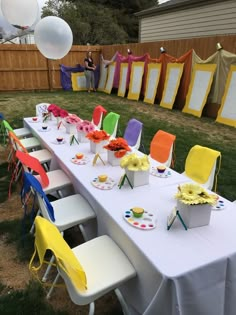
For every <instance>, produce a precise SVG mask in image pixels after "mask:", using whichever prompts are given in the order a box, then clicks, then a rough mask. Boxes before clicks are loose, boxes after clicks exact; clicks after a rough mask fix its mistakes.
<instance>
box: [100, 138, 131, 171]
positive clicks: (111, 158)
mask: <svg viewBox="0 0 236 315" xmlns="http://www.w3.org/2000/svg"><path fill="white" fill-rule="evenodd" d="M104 148H105V149H107V156H108V162H109V163H110V164H111V165H112V166H118V165H120V158H122V157H123V156H124V155H125V154H126V153H127V152H128V151H131V149H130V147H129V145H128V142H127V141H126V140H125V139H123V138H116V139H112V140H110V141H109V143H108V144H107V145H105V146H104Z"/></svg>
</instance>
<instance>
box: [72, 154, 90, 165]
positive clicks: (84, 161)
mask: <svg viewBox="0 0 236 315" xmlns="http://www.w3.org/2000/svg"><path fill="white" fill-rule="evenodd" d="M71 162H72V163H74V164H77V165H85V164H87V163H88V162H89V158H88V157H87V156H84V157H83V158H82V159H77V158H72V159H71Z"/></svg>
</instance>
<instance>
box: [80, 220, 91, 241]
mask: <svg viewBox="0 0 236 315" xmlns="http://www.w3.org/2000/svg"><path fill="white" fill-rule="evenodd" d="M79 229H80V232H81V233H82V235H83V238H84V240H85V242H87V241H88V240H89V239H88V235H87V233H86V232H85V229H84V226H83V224H79Z"/></svg>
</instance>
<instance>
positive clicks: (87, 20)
mask: <svg viewBox="0 0 236 315" xmlns="http://www.w3.org/2000/svg"><path fill="white" fill-rule="evenodd" d="M154 3H156V1H153V0H129V1H124V0H121V1H117V0H116V1H114V0H111V1H107V0H100V1H98V0H89V1H83V0H68V1H65V0H61V1H57V0H48V1H47V2H46V5H45V7H43V11H42V12H43V15H42V16H43V17H45V16H49V15H55V16H58V17H60V18H62V19H63V20H65V21H66V22H67V23H68V24H69V25H70V27H71V29H72V32H73V38H74V44H79V45H85V44H87V43H90V44H92V45H94V44H101V45H109V44H119V43H120V44H124V43H127V42H137V40H138V20H137V18H136V17H135V16H134V15H133V13H134V12H137V11H140V10H142V9H144V8H146V7H150V6H151V4H152V5H153V4H154Z"/></svg>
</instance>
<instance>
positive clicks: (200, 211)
mask: <svg viewBox="0 0 236 315" xmlns="http://www.w3.org/2000/svg"><path fill="white" fill-rule="evenodd" d="M177 210H178V211H179V213H180V215H181V217H182V218H183V220H184V223H185V224H186V226H187V227H188V228H189V229H191V228H194V227H199V226H204V225H208V224H209V223H210V218H211V211H212V206H211V205H210V204H199V205H186V204H184V203H182V202H181V201H179V200H177Z"/></svg>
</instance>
